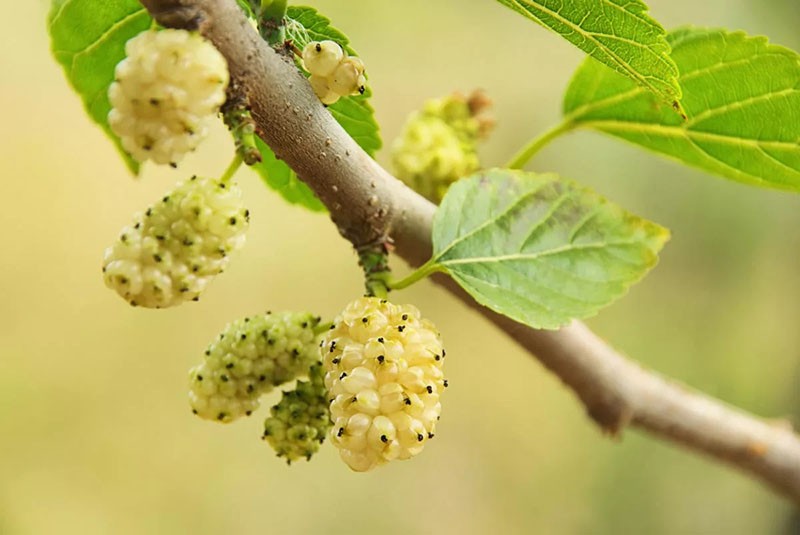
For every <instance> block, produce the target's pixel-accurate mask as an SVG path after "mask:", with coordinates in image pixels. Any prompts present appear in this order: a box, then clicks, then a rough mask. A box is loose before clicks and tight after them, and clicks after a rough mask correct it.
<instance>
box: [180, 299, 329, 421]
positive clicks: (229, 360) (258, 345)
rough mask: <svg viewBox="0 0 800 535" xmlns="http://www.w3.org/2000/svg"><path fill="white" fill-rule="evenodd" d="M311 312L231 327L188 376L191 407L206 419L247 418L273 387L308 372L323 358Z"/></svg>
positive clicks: (260, 317)
mask: <svg viewBox="0 0 800 535" xmlns="http://www.w3.org/2000/svg"><path fill="white" fill-rule="evenodd" d="M319 322H320V319H319V317H315V316H314V315H312V314H309V313H298V312H283V313H276V314H271V313H266V314H261V315H257V316H252V317H248V318H244V319H241V320H237V321H234V322H232V323H230V324H229V325H228V326H227V327H226V328H225V330H224V331H223V332H222V334H220V335H219V338H218V339H217V340H215V341H214V342H213V343H212V344H211V345H209V346H208V348H207V349H206V352H205V358H204V360H203V362H202V363H201V364H199V365H197V366H195V367H194V368H192V369H191V370H190V371H189V404H190V405H191V407H192V411H193V412H194V413H195V414H197V415H198V416H199V417H201V418H203V419H206V420H215V421H219V422H223V423H228V422H232V421H234V420H236V419H237V418H239V417H241V416H244V415H247V416H249V415H250V414H251V413H252V412H253V411H254V410H256V409H257V408H258V406H259V398H260V397H261V396H262V395H263V394H266V393H267V392H269V391H271V390H272V389H273V388H274V387H276V386H279V385H282V384H283V383H286V382H287V381H291V380H293V379H295V378H297V377H298V376H301V375H305V374H307V373H308V372H309V369H310V368H311V365H312V364H313V363H314V362H317V360H318V359H319V353H318V351H319V344H318V337H317V334H316V332H315V328H316V327H317V325H319Z"/></svg>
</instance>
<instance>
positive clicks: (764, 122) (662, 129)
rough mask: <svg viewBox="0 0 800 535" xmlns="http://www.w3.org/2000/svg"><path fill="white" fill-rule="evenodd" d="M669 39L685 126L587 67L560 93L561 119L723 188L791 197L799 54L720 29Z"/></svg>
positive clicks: (798, 183) (799, 108)
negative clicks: (693, 170) (753, 188)
mask: <svg viewBox="0 0 800 535" xmlns="http://www.w3.org/2000/svg"><path fill="white" fill-rule="evenodd" d="M669 41H670V43H671V44H672V48H673V52H672V55H673V57H674V58H675V61H676V63H677V64H678V67H679V68H680V71H681V77H680V81H681V86H682V87H683V90H684V98H683V105H684V108H685V109H686V112H687V114H688V115H689V119H688V121H685V122H682V121H681V120H680V119H679V118H677V117H676V116H675V114H674V113H671V112H670V110H669V109H667V108H666V107H664V106H660V105H659V102H658V101H656V100H655V99H654V98H653V97H652V95H650V94H649V93H647V92H646V91H643V90H642V89H641V88H639V87H637V86H636V85H635V84H633V83H631V82H630V81H629V80H628V79H626V78H625V77H623V76H619V75H618V74H617V73H615V72H613V71H611V70H610V69H607V68H606V67H604V66H603V65H601V64H599V63H597V62H595V61H591V60H589V61H587V62H586V63H584V64H583V65H582V66H581V67H580V68H579V69H578V71H577V72H576V74H575V76H574V78H573V80H572V83H571V84H570V87H569V89H568V90H567V94H566V98H565V101H564V113H565V114H566V120H567V121H568V122H570V123H572V124H574V125H576V126H582V127H587V128H593V129H595V130H600V131H601V132H606V133H608V134H611V135H614V136H617V137H620V138H623V139H625V140H627V141H630V142H632V143H635V144H637V145H640V146H642V147H645V148H648V149H650V150H653V151H656V152H660V153H662V154H665V155H667V156H670V157H672V158H675V159H677V160H679V161H681V162H683V163H685V164H688V165H692V166H695V167H699V168H701V169H704V170H706V171H708V172H710V173H715V174H718V175H722V176H724V177H727V178H730V179H732V180H736V181H739V182H745V183H748V184H755V185H759V186H765V187H771V188H780V189H787V190H794V191H800V56H798V54H797V53H795V52H793V51H791V50H788V49H786V48H782V47H779V46H776V45H771V44H769V43H768V42H767V40H766V39H765V38H763V37H748V36H747V35H746V34H744V33H742V32H728V31H725V30H709V29H690V28H686V29H681V30H678V31H675V32H673V33H671V34H670V35H669Z"/></svg>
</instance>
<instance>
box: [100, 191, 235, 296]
mask: <svg viewBox="0 0 800 535" xmlns="http://www.w3.org/2000/svg"><path fill="white" fill-rule="evenodd" d="M248 214H249V212H248V211H247V210H246V209H245V208H244V206H243V205H242V198H241V192H240V190H239V188H238V187H236V186H235V185H226V184H224V183H222V182H220V181H218V180H216V179H213V178H198V177H192V178H191V179H189V180H185V181H183V182H181V183H179V184H178V186H177V187H176V188H175V189H174V190H173V191H171V192H170V193H169V194H168V195H166V196H164V197H163V198H162V199H161V200H160V201H159V202H157V203H155V204H154V205H153V206H151V207H150V208H148V209H147V211H146V212H145V213H143V214H142V213H139V214H136V215H135V216H134V221H133V223H132V224H131V225H130V226H128V227H125V228H124V229H123V230H122V233H121V234H120V238H119V240H118V241H117V243H115V244H114V245H112V246H111V247H109V248H108V249H106V252H105V258H104V260H103V277H104V279H105V283H106V286H108V287H109V288H112V289H114V290H116V292H117V293H118V294H119V295H120V296H122V297H123V298H124V299H125V300H126V301H128V302H129V303H130V304H132V305H136V306H143V307H148V308H166V307H171V306H175V305H179V304H181V303H183V302H185V301H189V300H197V299H198V297H199V296H200V294H201V293H202V292H203V290H204V289H205V288H206V286H207V285H208V284H209V282H211V280H212V279H213V278H214V277H215V276H216V275H218V274H219V273H222V271H223V270H224V269H225V267H226V266H227V265H228V263H229V262H230V253H232V252H234V251H236V250H238V249H240V248H241V247H242V246H243V245H244V241H245V231H246V230H247V226H248V219H249V217H248Z"/></svg>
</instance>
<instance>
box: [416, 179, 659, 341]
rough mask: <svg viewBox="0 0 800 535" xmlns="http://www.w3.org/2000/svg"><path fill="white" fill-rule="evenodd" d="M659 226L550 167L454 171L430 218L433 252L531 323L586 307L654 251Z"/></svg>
mask: <svg viewBox="0 0 800 535" xmlns="http://www.w3.org/2000/svg"><path fill="white" fill-rule="evenodd" d="M668 237H669V233H668V232H667V231H666V230H665V229H663V228H662V227H660V226H658V225H656V224H655V223H651V222H649V221H646V220H644V219H641V218H639V217H636V216H634V215H632V214H629V213H628V212H625V211H624V210H622V209H621V208H619V207H617V206H615V205H614V204H611V203H610V202H608V201H606V200H605V199H603V198H602V197H600V196H599V195H597V194H596V193H594V192H592V191H591V190H589V189H587V188H584V187H581V186H579V185H577V184H575V183H573V182H570V181H565V180H561V179H559V178H558V177H557V176H555V175H552V174H548V175H541V174H534V173H526V172H522V171H509V170H490V171H486V172H484V173H480V174H478V175H475V176H473V177H470V178H465V179H462V180H459V181H458V182H456V183H455V184H453V186H451V187H450V190H449V191H448V192H447V195H445V198H444V200H443V201H442V204H441V206H440V207H439V209H438V211H437V212H436V216H435V218H434V221H433V250H434V254H433V258H432V259H431V261H430V262H429V263H428V264H426V267H425V268H423V269H425V270H427V271H428V272H433V271H443V272H445V273H448V274H449V275H450V276H451V277H453V279H455V280H456V281H457V282H458V283H459V284H460V285H461V286H462V287H463V288H464V289H465V290H467V292H469V293H470V294H471V295H472V296H473V297H474V298H475V300H476V301H478V302H479V303H481V304H483V305H486V306H487V307H489V308H491V309H492V310H494V311H496V312H499V313H501V314H505V315H506V316H508V317H510V318H512V319H514V320H516V321H519V322H522V323H525V324H527V325H530V326H531V327H535V328H548V329H550V328H557V327H559V326H562V325H564V324H566V323H567V322H569V321H570V320H572V319H575V318H584V317H587V316H590V315H593V314H594V313H596V312H597V310H598V309H599V308H600V307H602V306H604V305H607V304H608V303H610V302H612V301H613V300H615V299H616V298H618V297H619V296H621V295H622V294H624V293H625V291H626V290H627V288H628V287H629V286H630V285H631V284H633V283H634V282H636V281H638V280H639V279H641V278H642V276H644V274H645V273H646V272H647V270H649V269H650V268H652V267H653V266H654V265H655V263H656V261H657V253H658V251H659V250H660V249H661V247H662V246H663V245H664V243H665V242H666V240H667V239H668Z"/></svg>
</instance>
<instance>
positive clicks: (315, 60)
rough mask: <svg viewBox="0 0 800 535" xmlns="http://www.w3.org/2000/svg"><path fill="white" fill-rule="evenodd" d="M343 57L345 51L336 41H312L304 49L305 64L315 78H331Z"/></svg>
mask: <svg viewBox="0 0 800 535" xmlns="http://www.w3.org/2000/svg"><path fill="white" fill-rule="evenodd" d="M343 57H344V51H343V50H342V47H341V46H339V44H338V43H336V42H335V41H311V42H310V43H308V44H307V45H306V46H305V48H304V49H303V64H304V65H305V67H306V70H307V71H308V72H310V73H311V74H313V75H315V76H322V77H326V76H329V75H330V74H331V73H333V71H334V69H336V67H337V66H339V63H340V62H341V61H342V58H343Z"/></svg>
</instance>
